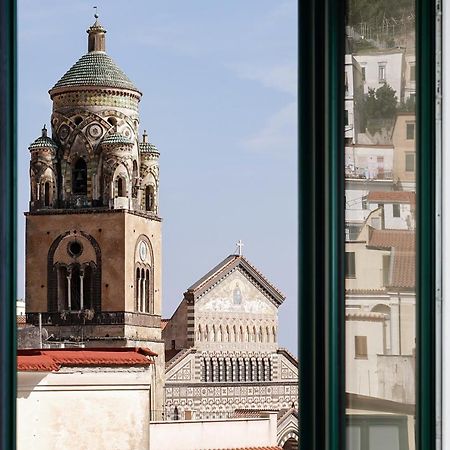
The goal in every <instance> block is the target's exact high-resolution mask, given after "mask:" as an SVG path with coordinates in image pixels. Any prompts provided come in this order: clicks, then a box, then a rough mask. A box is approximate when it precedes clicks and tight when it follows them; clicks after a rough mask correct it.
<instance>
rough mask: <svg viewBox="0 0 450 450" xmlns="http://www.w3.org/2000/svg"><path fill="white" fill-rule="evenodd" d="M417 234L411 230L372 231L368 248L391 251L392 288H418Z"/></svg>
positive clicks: (390, 284)
mask: <svg viewBox="0 0 450 450" xmlns="http://www.w3.org/2000/svg"><path fill="white" fill-rule="evenodd" d="M415 238H416V233H415V231H409V230H372V232H371V234H370V238H369V243H368V247H375V248H380V249H386V250H391V276H390V281H389V286H390V287H396V288H408V289H414V288H415V286H416V240H415Z"/></svg>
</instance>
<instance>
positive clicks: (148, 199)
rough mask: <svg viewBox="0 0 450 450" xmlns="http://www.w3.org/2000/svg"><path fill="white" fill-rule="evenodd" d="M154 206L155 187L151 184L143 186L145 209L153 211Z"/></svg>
mask: <svg viewBox="0 0 450 450" xmlns="http://www.w3.org/2000/svg"><path fill="white" fill-rule="evenodd" d="M154 206H155V188H154V187H153V186H146V187H145V210H146V211H153V209H154Z"/></svg>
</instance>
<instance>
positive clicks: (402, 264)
mask: <svg viewBox="0 0 450 450" xmlns="http://www.w3.org/2000/svg"><path fill="white" fill-rule="evenodd" d="M391 258H392V261H391V264H392V275H391V280H390V283H389V285H390V286H392V287H397V288H408V289H414V288H415V287H416V253H415V252H412V251H402V250H399V251H398V250H396V249H394V250H393V251H392V257H391Z"/></svg>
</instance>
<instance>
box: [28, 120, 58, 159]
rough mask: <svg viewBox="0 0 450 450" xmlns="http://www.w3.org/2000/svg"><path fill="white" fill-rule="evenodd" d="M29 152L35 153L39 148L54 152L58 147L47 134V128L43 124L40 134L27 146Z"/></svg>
mask: <svg viewBox="0 0 450 450" xmlns="http://www.w3.org/2000/svg"><path fill="white" fill-rule="evenodd" d="M28 149H29V150H30V152H31V153H36V152H38V151H39V150H44V151H47V152H50V153H54V152H55V151H56V150H57V149H58V145H57V144H56V142H55V141H54V140H53V139H51V138H49V137H48V136H47V128H46V126H45V125H44V127H43V128H42V134H41V136H39V137H38V138H37V139H36V140H35V141H34V142H33V143H32V144H30V146H29V147H28Z"/></svg>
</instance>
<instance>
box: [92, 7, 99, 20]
mask: <svg viewBox="0 0 450 450" xmlns="http://www.w3.org/2000/svg"><path fill="white" fill-rule="evenodd" d="M93 8H94V9H95V14H94V17H95V18H96V19H98V12H97V7H96V6H93Z"/></svg>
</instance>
